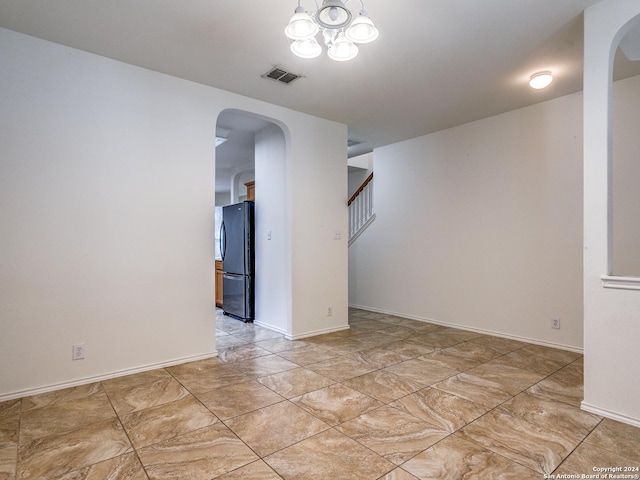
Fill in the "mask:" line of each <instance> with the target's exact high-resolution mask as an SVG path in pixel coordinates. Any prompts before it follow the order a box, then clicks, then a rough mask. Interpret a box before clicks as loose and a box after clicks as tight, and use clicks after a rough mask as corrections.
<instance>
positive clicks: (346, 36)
mask: <svg viewBox="0 0 640 480" xmlns="http://www.w3.org/2000/svg"><path fill="white" fill-rule="evenodd" d="M348 2H349V0H346V1H342V0H324V1H323V2H322V6H320V7H319V8H317V9H316V11H315V12H312V13H308V12H306V11H305V10H304V8H303V7H302V6H301V5H300V0H299V1H298V7H297V8H296V9H295V12H294V14H293V16H292V17H291V20H289V24H288V25H287V26H286V28H285V30H284V32H285V35H286V36H287V37H288V38H289V39H290V40H291V45H290V48H291V51H292V52H293V53H294V54H295V55H297V56H299V57H302V58H315V57H317V56H319V55H320V53H322V46H321V45H320V43H319V42H318V40H317V39H316V38H315V37H316V35H317V34H318V33H320V32H322V36H323V39H324V44H325V45H326V47H327V54H328V56H329V58H331V59H332V60H336V61H346V60H351V59H352V58H354V57H355V56H356V55H357V54H358V47H357V45H356V43H369V42H373V41H374V40H375V39H376V38H378V34H379V32H378V29H377V28H376V27H375V25H374V24H373V22H372V21H371V19H370V18H369V14H368V13H367V11H366V10H364V2H363V1H362V0H360V5H361V6H362V9H361V10H360V12H359V14H358V16H357V17H356V18H355V19H353V15H352V13H351V10H349V9H348V8H347V6H346V4H347V3H348ZM316 7H317V3H316ZM352 19H353V20H352Z"/></svg>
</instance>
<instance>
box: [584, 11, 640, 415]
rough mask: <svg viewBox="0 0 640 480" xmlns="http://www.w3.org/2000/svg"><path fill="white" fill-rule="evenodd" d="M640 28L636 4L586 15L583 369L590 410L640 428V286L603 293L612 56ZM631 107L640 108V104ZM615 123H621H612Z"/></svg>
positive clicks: (606, 266)
mask: <svg viewBox="0 0 640 480" xmlns="http://www.w3.org/2000/svg"><path fill="white" fill-rule="evenodd" d="M639 22H640V3H638V2H637V0H606V1H604V2H601V3H599V4H597V5H594V6H593V7H591V8H588V9H587V10H586V11H585V64H584V329H585V336H584V338H585V358H584V361H585V370H584V401H583V402H582V408H584V409H585V410H589V411H591V412H595V413H598V414H600V415H604V416H607V417H611V418H616V419H618V420H622V421H625V422H628V423H631V424H634V425H637V426H640V402H638V398H639V397H640V375H638V371H637V370H638V365H640V348H638V340H639V339H640V315H639V312H640V290H638V288H640V283H639V282H631V284H630V285H627V287H631V288H636V290H633V289H631V290H628V289H620V288H604V283H603V281H602V275H607V274H608V273H610V272H611V270H610V269H611V267H612V265H611V263H610V258H611V257H610V247H611V245H610V238H609V226H610V221H611V218H610V216H609V207H610V205H609V198H610V194H611V192H610V191H609V178H608V176H609V165H610V162H611V143H610V139H611V131H612V130H611V129H612V119H611V102H612V99H611V75H612V65H613V54H614V52H615V48H616V47H617V45H618V42H619V41H620V40H621V38H622V37H623V36H624V34H625V33H626V32H627V31H628V30H629V29H630V28H631V27H632V26H633V25H634V24H635V25H637V24H638V23H639ZM635 98H638V97H637V96H636V97H635ZM634 103H636V104H637V101H636V100H635V99H634ZM613 124H616V122H615V119H614V121H613ZM631 127H632V130H631V131H632V135H634V136H637V135H638V131H637V124H635V125H631ZM617 135H618V132H616V137H617ZM635 161H637V158H636V159H635ZM614 273H615V272H614Z"/></svg>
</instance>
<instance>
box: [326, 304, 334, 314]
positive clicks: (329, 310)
mask: <svg viewBox="0 0 640 480" xmlns="http://www.w3.org/2000/svg"><path fill="white" fill-rule="evenodd" d="M331 315H333V307H332V306H331V305H329V306H328V307H327V317H330V316H331Z"/></svg>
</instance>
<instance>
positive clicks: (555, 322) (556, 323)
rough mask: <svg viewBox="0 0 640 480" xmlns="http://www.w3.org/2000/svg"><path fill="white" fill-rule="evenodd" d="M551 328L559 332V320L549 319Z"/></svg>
mask: <svg viewBox="0 0 640 480" xmlns="http://www.w3.org/2000/svg"><path fill="white" fill-rule="evenodd" d="M551 328H555V329H556V330H560V319H559V318H552V319H551Z"/></svg>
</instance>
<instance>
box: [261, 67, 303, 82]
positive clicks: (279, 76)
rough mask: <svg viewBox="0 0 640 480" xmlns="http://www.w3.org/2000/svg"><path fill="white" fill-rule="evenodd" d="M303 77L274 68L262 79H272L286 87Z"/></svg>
mask: <svg viewBox="0 0 640 480" xmlns="http://www.w3.org/2000/svg"><path fill="white" fill-rule="evenodd" d="M301 77H302V75H298V74H295V73H291V72H287V71H286V70H283V69H282V68H280V67H273V68H272V69H271V70H269V71H268V72H267V73H265V74H263V75H262V78H270V79H271V80H275V81H276V82H280V83H284V84H285V85H289V84H290V83H291V82H293V81H294V80H297V79H298V78H301Z"/></svg>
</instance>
